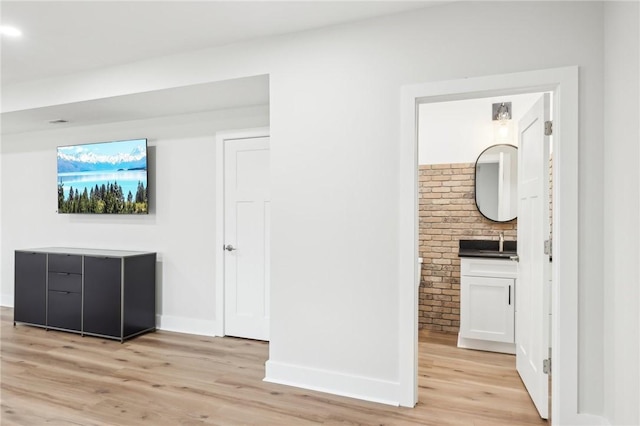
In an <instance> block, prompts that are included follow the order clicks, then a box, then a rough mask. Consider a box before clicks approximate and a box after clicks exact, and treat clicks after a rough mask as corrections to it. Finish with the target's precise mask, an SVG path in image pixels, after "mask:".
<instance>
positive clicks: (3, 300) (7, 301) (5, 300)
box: [0, 293, 13, 308]
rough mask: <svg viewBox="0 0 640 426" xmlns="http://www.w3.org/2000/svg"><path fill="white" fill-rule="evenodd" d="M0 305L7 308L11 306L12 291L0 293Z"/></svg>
mask: <svg viewBox="0 0 640 426" xmlns="http://www.w3.org/2000/svg"><path fill="white" fill-rule="evenodd" d="M0 306H5V307H7V308H13V293H11V294H5V293H3V294H0Z"/></svg>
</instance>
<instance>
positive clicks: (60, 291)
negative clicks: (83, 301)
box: [49, 290, 71, 294]
mask: <svg viewBox="0 0 640 426" xmlns="http://www.w3.org/2000/svg"><path fill="white" fill-rule="evenodd" d="M49 291H52V292H54V293H61V294H71V292H70V291H62V290H49Z"/></svg>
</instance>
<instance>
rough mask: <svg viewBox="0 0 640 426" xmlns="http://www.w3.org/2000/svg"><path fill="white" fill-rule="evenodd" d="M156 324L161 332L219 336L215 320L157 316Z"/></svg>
mask: <svg viewBox="0 0 640 426" xmlns="http://www.w3.org/2000/svg"><path fill="white" fill-rule="evenodd" d="M156 324H157V328H158V329H159V330H165V331H175V332H178V333H187V334H198V335H201V336H212V337H213V336H218V333H217V330H218V324H217V322H216V321H215V320H214V321H211V320H199V319H193V318H185V317H175V316H170V315H156Z"/></svg>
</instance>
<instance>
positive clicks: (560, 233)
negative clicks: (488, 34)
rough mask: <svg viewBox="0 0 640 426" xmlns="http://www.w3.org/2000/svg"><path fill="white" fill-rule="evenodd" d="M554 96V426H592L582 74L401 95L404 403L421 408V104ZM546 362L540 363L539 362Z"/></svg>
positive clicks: (484, 80) (497, 78)
mask: <svg viewBox="0 0 640 426" xmlns="http://www.w3.org/2000/svg"><path fill="white" fill-rule="evenodd" d="M533 92H553V107H552V111H553V120H554V124H553V127H554V129H553V130H554V140H553V151H554V154H553V155H554V167H553V182H554V185H553V195H552V196H553V206H554V207H553V236H554V244H553V245H554V265H553V266H552V279H553V283H554V285H553V286H552V290H551V291H552V301H553V303H552V307H551V311H552V334H553V336H552V347H553V358H554V360H553V380H552V407H553V413H552V414H553V421H554V423H556V424H576V425H578V424H589V423H591V424H593V422H594V420H595V418H594V417H596V416H591V415H586V414H580V413H579V412H578V362H577V360H578V195H577V194H578V128H579V116H578V107H579V88H578V67H577V66H572V67H563V68H553V69H545V70H538V71H528V72H519V73H513V74H503V75H492V76H484V77H474V78H466V79H459V80H448V81H439V82H431V83H423V84H414V85H407V86H403V87H402V88H401V110H400V114H401V116H400V119H401V120H400V132H401V133H400V137H401V139H400V157H399V194H398V199H399V209H400V219H399V224H398V229H399V232H398V236H399V239H398V265H399V270H398V279H399V297H398V299H399V323H400V329H399V356H398V361H399V365H398V371H399V385H400V386H399V388H400V389H399V393H400V395H399V399H400V404H401V405H403V406H409V407H412V406H414V405H415V404H416V403H417V402H418V284H419V280H420V275H419V263H418V215H417V212H418V197H417V195H418V187H417V183H418V178H417V177H418V155H417V153H418V140H417V139H418V138H417V130H418V126H417V125H418V118H417V117H418V105H419V104H421V103H431V102H443V101H453V100H464V99H474V98H483V97H491V96H503V95H514V94H521V93H533ZM541 362H542V360H541Z"/></svg>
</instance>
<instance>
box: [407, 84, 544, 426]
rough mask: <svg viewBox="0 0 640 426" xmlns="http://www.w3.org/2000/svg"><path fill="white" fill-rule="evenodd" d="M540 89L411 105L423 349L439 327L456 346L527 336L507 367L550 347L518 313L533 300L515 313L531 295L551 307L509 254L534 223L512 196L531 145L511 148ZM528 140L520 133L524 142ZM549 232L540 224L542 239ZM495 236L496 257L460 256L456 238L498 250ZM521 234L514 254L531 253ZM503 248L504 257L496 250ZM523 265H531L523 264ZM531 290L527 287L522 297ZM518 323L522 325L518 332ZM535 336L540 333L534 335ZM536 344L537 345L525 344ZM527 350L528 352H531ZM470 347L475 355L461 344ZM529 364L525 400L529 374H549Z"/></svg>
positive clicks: (498, 346) (487, 346)
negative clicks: (500, 111) (501, 110)
mask: <svg viewBox="0 0 640 426" xmlns="http://www.w3.org/2000/svg"><path fill="white" fill-rule="evenodd" d="M545 96H548V94H547V95H544V96H543V94H542V93H531V94H520V95H508V96H498V97H492V98H478V99H471V100H456V101H447V102H437V103H425V104H420V105H418V163H419V164H418V183H419V184H418V199H419V209H418V217H419V224H418V227H419V233H418V234H419V256H420V258H421V259H422V260H423V262H422V265H421V266H422V267H421V277H420V290H419V292H420V294H419V315H418V322H419V329H420V331H421V332H420V336H421V339H420V341H421V343H423V344H422V345H421V346H422V347H423V348H424V347H425V346H424V338H425V337H430V336H433V333H445V334H448V335H450V336H454V337H456V338H457V347H458V348H469V349H477V350H483V351H490V352H496V353H504V354H516V335H517V336H519V341H521V342H524V341H527V342H530V343H531V345H527V346H526V348H527V350H526V351H522V350H520V351H518V356H517V358H518V362H519V364H516V357H512V358H513V359H512V361H513V362H512V363H513V366H512V371H513V373H515V372H516V365H519V368H518V371H519V372H521V373H522V371H523V365H527V366H528V365H529V364H528V363H526V364H525V363H524V362H523V360H525V359H526V360H527V361H529V358H534V360H537V359H538V358H540V360H542V359H543V357H542V356H541V355H540V353H541V352H545V351H546V352H548V348H549V343H550V342H549V339H548V337H543V336H538V337H536V338H535V339H527V338H526V336H528V335H530V334H532V329H531V328H529V327H525V325H526V324H531V323H532V322H527V321H525V320H526V319H527V318H528V317H529V316H533V312H537V311H538V310H537V309H536V308H535V306H534V307H532V309H530V310H532V312H529V313H526V314H523V313H524V312H525V310H524V309H525V308H528V307H529V306H528V305H527V304H525V303H523V302H524V301H526V300H529V301H531V302H533V301H535V302H536V303H538V304H540V305H541V306H540V308H542V309H544V310H548V309H549V308H548V304H544V305H542V298H534V297H526V298H523V297H518V295H524V294H525V289H526V288H527V286H526V284H527V283H528V282H529V280H523V279H519V280H516V277H517V270H518V269H519V268H518V266H519V264H518V263H517V261H516V260H515V259H516V257H514V258H513V259H511V258H510V256H508V254H509V253H513V254H515V251H516V250H515V247H516V241H517V240H519V238H518V235H519V234H520V233H522V232H523V231H524V230H526V229H529V228H530V225H531V223H530V222H532V217H531V215H528V213H529V210H532V209H527V211H525V212H523V217H524V219H525V221H524V222H523V225H527V224H529V226H523V227H518V224H519V219H520V218H519V217H517V216H518V214H519V213H518V199H519V197H520V195H521V193H522V191H520V190H519V184H518V171H519V170H520V169H522V167H519V166H520V165H523V166H527V165H530V164H531V159H529V161H525V160H526V159H520V160H518V157H519V154H522V153H523V152H527V153H528V152H529V151H528V149H527V150H523V149H518V147H519V146H520V145H521V143H520V140H519V139H520V138H519V135H520V133H521V132H520V130H521V127H520V126H519V124H520V123H521V120H522V119H523V117H528V116H529V115H528V113H529V112H530V111H531V109H532V107H533V106H534V105H537V103H538V101H539V100H540V99H543V98H545V99H546V97H545ZM500 105H508V107H505V108H508V109H507V111H506V114H507V116H508V118H507V119H504V120H502V121H499V120H497V119H496V114H495V113H494V110H496V107H497V106H498V107H499V106H500ZM522 127H524V126H522ZM526 127H527V131H528V132H531V131H532V130H533V129H537V127H536V126H535V125H530V126H529V125H528V126H526ZM525 134H529V133H525ZM528 140H529V139H525V141H527V143H528ZM536 145H537V144H536ZM528 146H529V145H528V144H527V147H528ZM522 170H527V169H526V168H524V169H522ZM538 173H542V174H544V176H545V178H544V179H543V180H544V181H545V182H548V181H549V173H548V170H542V168H541V170H539V171H538ZM541 180H542V179H541ZM531 186H532V185H524V186H523V187H524V188H529V187H531ZM547 188H548V186H547ZM542 198H543V197H539V199H542ZM546 200H547V202H546V203H544V205H543V206H541V207H547V208H548V206H549V202H548V200H549V198H548V195H547V196H546ZM525 213H526V214H525ZM536 214H537V215H539V216H541V217H542V218H547V217H548V216H549V215H548V213H545V214H538V213H536ZM533 222H535V223H538V222H542V221H540V220H538V221H536V220H533ZM545 228H548V225H547V226H546V227H545ZM548 236H549V233H548V232H547V233H546V238H548ZM521 237H522V236H521ZM499 241H503V245H504V247H506V250H505V251H504V252H503V253H497V255H496V256H497V258H484V259H483V258H476V257H465V258H464V259H463V258H460V257H458V252H459V247H462V246H463V245H464V247H465V248H466V250H468V249H469V247H471V246H472V245H474V244H480V245H482V246H483V247H484V246H485V245H490V244H492V243H495V244H494V245H495V249H496V252H497V251H498V242H499ZM522 243H525V245H530V244H526V242H525V240H524V239H523V241H521V243H520V244H518V250H517V251H518V253H526V254H527V255H526V257H527V258H530V257H531V254H530V253H531V251H529V250H525V248H524V247H522ZM537 246H538V245H536V247H537ZM539 246H540V247H542V244H539ZM486 248H488V246H487V247H486ZM484 254H487V253H484ZM474 255H475V254H474ZM502 255H505V256H503V257H500V256H502ZM521 257H524V256H521ZM530 264H531V262H527V261H525V262H521V263H520V265H522V266H525V265H530ZM494 268H495V269H494ZM528 270H530V268H529V269H527V268H525V269H523V271H528ZM492 271H493V272H492ZM523 273H524V272H523ZM462 275H464V276H462ZM521 278H522V277H521ZM516 282H519V284H516ZM545 286H548V281H545ZM520 287H522V289H521V290H520ZM536 288H543V287H542V286H538V287H536ZM544 290H548V287H547V288H544ZM537 294H538V293H537V292H534V291H530V292H529V296H532V295H537ZM517 302H519V304H518V305H519V310H520V311H522V312H520V313H519V315H518V313H517V312H516V309H514V308H515V306H516V304H517ZM516 316H518V318H520V320H517V319H516ZM547 320H548V314H547V315H544V316H542V318H540V315H539V316H537V317H536V321H539V323H540V327H542V326H543V323H546V322H547ZM516 325H519V326H520V327H519V328H518V330H519V332H518V333H517V334H516V333H515V331H516ZM540 327H537V328H535V331H539V330H540ZM544 329H545V330H548V327H546V328H544ZM533 334H535V333H533ZM538 341H544V342H543V343H541V344H537V342H538ZM538 346H540V348H539V350H536V351H532V350H530V348H536V349H537V348H538ZM519 348H520V349H522V348H523V345H522V344H520V345H519ZM460 352H461V354H462V353H464V352H465V351H464V350H462V351H460ZM456 353H457V352H456ZM530 353H535V355H534V356H533V357H532V356H530V355H529V354H530ZM422 355H426V354H422ZM463 356H466V355H463ZM468 356H470V357H471V356H474V354H472V353H468ZM504 358H505V365H509V361H508V360H509V358H510V357H509V356H505V357H504ZM536 365H537V362H534V363H533V364H532V367H534V371H531V374H527V375H526V377H523V378H522V381H524V383H525V384H526V389H527V390H529V393H530V395H531V398H532V399H533V397H534V396H535V397H537V395H538V393H539V392H537V389H534V388H536V386H535V385H534V384H532V383H531V377H535V378H536V379H538V378H539V379H540V382H542V381H547V379H548V376H547V375H541V377H539V376H540V375H538V374H536V373H537V370H535V366H536ZM489 371H490V369H489ZM458 373H460V372H458ZM470 379H472V378H471V377H470ZM547 388H548V387H547V386H545V389H547ZM522 389H523V390H524V389H525V388H524V387H522ZM538 400H543V401H546V398H536V406H537V407H538V410H539V411H538V412H539V414H540V416H541V417H543V418H547V411H548V409H547V404H546V403H544V404H543V403H541V402H540V401H538ZM534 411H535V410H534Z"/></svg>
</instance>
